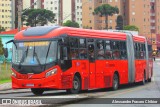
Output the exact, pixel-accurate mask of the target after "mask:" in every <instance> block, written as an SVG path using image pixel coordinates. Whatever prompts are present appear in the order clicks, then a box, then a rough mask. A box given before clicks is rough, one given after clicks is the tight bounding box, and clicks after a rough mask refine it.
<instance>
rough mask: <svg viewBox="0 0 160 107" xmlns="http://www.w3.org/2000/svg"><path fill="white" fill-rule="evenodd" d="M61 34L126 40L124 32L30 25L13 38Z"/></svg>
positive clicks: (35, 37) (42, 37) (36, 37)
mask: <svg viewBox="0 0 160 107" xmlns="http://www.w3.org/2000/svg"><path fill="white" fill-rule="evenodd" d="M62 34H67V35H69V36H77V37H86V38H90V37H91V38H108V39H118V40H126V34H125V33H119V32H107V31H102V30H90V29H81V28H71V27H55V26H48V27H46V26H43V27H42V26H41V27H31V28H28V29H26V30H22V31H20V32H19V33H17V34H16V35H15V40H33V39H47V38H53V37H57V36H60V35H62Z"/></svg>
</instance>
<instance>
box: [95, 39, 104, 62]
mask: <svg viewBox="0 0 160 107" xmlns="http://www.w3.org/2000/svg"><path fill="white" fill-rule="evenodd" d="M96 45H97V59H105V55H104V42H103V40H97V43H96Z"/></svg>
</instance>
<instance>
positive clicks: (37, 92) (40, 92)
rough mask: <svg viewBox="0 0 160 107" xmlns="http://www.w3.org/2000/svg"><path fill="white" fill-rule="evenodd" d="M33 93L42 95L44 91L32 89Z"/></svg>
mask: <svg viewBox="0 0 160 107" xmlns="http://www.w3.org/2000/svg"><path fill="white" fill-rule="evenodd" d="M31 91H32V93H33V94H34V95H42V94H43V92H44V90H43V89H40V88H31Z"/></svg>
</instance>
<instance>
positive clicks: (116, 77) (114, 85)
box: [112, 73, 119, 91]
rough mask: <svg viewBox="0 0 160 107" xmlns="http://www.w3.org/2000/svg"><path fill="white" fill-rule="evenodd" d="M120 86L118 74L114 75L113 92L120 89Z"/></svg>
mask: <svg viewBox="0 0 160 107" xmlns="http://www.w3.org/2000/svg"><path fill="white" fill-rule="evenodd" d="M118 86H119V77H118V74H116V73H114V76H113V80H112V90H113V91H115V90H117V89H118Z"/></svg>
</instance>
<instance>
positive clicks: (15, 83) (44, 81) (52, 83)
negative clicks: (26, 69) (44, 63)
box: [11, 76, 59, 89]
mask: <svg viewBox="0 0 160 107" xmlns="http://www.w3.org/2000/svg"><path fill="white" fill-rule="evenodd" d="M11 78H12V89H25V88H46V89H48V88H49V89H59V86H58V84H59V83H57V82H58V81H57V78H56V77H55V76H51V77H48V78H41V79H17V78H16V77H14V76H11Z"/></svg>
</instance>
